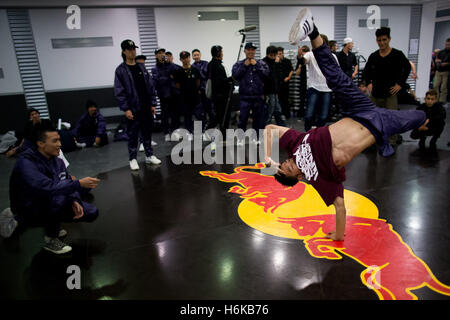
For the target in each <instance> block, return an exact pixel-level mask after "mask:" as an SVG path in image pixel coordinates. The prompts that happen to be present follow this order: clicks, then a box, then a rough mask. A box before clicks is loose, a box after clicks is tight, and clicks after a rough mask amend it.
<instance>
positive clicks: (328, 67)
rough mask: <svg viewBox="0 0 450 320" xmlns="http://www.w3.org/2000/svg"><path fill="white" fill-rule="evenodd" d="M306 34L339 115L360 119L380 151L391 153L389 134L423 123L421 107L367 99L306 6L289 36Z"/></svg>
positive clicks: (293, 38)
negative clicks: (407, 107) (393, 107)
mask: <svg viewBox="0 0 450 320" xmlns="http://www.w3.org/2000/svg"><path fill="white" fill-rule="evenodd" d="M296 24H297V25H296ZM296 31H298V32H296ZM307 36H309V38H310V39H311V45H312V47H313V50H312V51H313V53H314V57H315V58H316V60H317V64H318V65H319V68H320V70H321V71H322V73H323V75H324V76H325V78H326V80H327V85H328V87H329V88H330V89H331V90H333V92H334V93H335V96H336V100H337V101H338V102H339V103H340V104H341V105H342V108H343V115H344V116H346V117H350V118H352V119H354V120H356V121H358V122H360V123H361V124H363V125H364V126H365V127H367V128H368V129H369V130H370V132H371V133H372V134H373V135H374V136H375V138H376V140H377V143H378V144H379V145H380V154H381V155H383V156H390V155H392V154H393V153H394V149H393V147H392V146H391V145H390V144H389V137H390V136H391V135H393V134H396V133H403V132H406V131H409V130H413V129H416V128H419V127H420V126H421V125H423V124H424V123H425V121H426V115H425V113H424V112H423V111H419V110H402V111H397V110H388V109H382V108H378V107H377V106H376V105H375V104H374V103H373V102H372V101H370V99H369V98H368V97H367V96H365V95H364V94H363V93H362V92H361V90H359V88H358V87H357V86H356V85H355V84H354V83H353V81H352V79H350V78H349V77H348V76H347V75H346V74H345V73H344V72H343V71H342V69H341V68H340V66H339V65H338V64H337V62H336V59H335V58H334V57H333V56H332V54H331V51H330V49H329V48H328V46H327V45H326V44H324V42H323V40H322V38H321V37H320V35H319V31H318V30H317V26H316V25H315V24H314V19H313V17H312V14H311V11H310V10H309V9H307V8H306V9H302V10H301V11H300V13H299V15H298V17H297V20H296V22H295V23H294V25H293V26H292V29H291V33H290V39H289V40H290V41H291V43H294V42H296V43H298V42H299V41H302V40H304V39H305V38H306V37H307Z"/></svg>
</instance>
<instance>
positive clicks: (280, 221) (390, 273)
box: [200, 163, 450, 300]
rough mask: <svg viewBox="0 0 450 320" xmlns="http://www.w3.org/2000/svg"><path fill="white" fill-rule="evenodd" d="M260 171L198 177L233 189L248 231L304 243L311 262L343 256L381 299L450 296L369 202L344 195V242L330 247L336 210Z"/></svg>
mask: <svg viewBox="0 0 450 320" xmlns="http://www.w3.org/2000/svg"><path fill="white" fill-rule="evenodd" d="M262 168H264V164H261V163H258V164H256V165H254V166H241V167H238V168H235V169H234V172H233V173H230V174H227V173H219V172H217V171H201V172H200V174H201V175H203V176H206V177H210V178H215V179H218V180H219V181H222V182H226V183H233V184H234V185H233V186H231V188H230V189H229V190H228V191H229V192H232V193H235V194H238V195H239V196H240V197H241V198H242V199H244V200H243V201H242V202H241V204H240V205H239V208H238V214H239V217H240V218H241V219H242V220H243V221H244V222H245V223H246V224H248V225H249V226H250V227H252V228H254V229H257V230H259V231H262V232H264V233H267V234H271V235H274V236H278V237H284V238H291V239H299V240H302V241H303V244H304V245H305V247H306V249H307V250H308V252H309V253H310V254H311V255H312V256H313V257H315V258H323V259H330V260H338V259H342V256H343V255H346V256H347V257H349V258H351V259H353V260H355V261H357V262H358V263H360V264H361V265H363V266H364V267H365V269H364V271H363V272H362V273H361V281H362V282H363V283H364V285H366V286H367V287H368V288H369V289H371V290H374V291H375V293H376V294H377V295H378V297H379V298H380V299H383V300H393V299H401V300H416V299H417V296H416V295H415V294H414V293H413V291H414V290H417V289H420V288H422V287H428V288H429V289H431V290H433V291H435V292H438V293H441V294H444V295H450V286H447V285H445V284H443V283H441V282H439V280H438V279H437V278H436V277H435V276H434V275H433V273H432V271H431V270H430V268H429V267H428V266H427V264H426V263H425V262H424V261H423V260H422V259H420V258H419V257H418V256H416V255H415V254H414V252H413V251H412V249H411V248H410V247H409V246H408V244H406V243H405V242H404V241H403V240H402V238H401V236H400V235H399V234H398V233H397V232H396V231H395V230H394V228H393V226H392V225H391V224H389V223H387V222H386V220H383V219H379V217H378V215H379V213H378V209H377V207H376V205H375V204H374V203H373V202H372V201H370V200H369V199H367V198H366V197H364V196H362V195H360V194H357V193H355V192H352V191H349V190H345V191H344V198H345V204H346V208H347V223H346V236H345V240H344V241H333V240H331V239H328V238H326V237H325V235H326V234H327V232H330V231H332V230H334V229H335V223H336V222H335V211H334V207H333V206H330V207H326V205H325V203H324V202H323V200H322V199H321V198H320V196H319V195H318V193H317V192H316V191H315V190H314V188H313V187H312V186H310V185H308V184H305V183H302V182H299V183H298V184H297V185H296V186H294V187H285V186H282V185H280V184H279V183H278V182H277V181H276V180H275V179H274V178H273V177H272V176H265V175H262V174H260V173H258V172H255V169H262ZM252 170H253V171H252Z"/></svg>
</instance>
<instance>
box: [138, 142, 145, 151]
mask: <svg viewBox="0 0 450 320" xmlns="http://www.w3.org/2000/svg"><path fill="white" fill-rule="evenodd" d="M144 151H145V149H144V144H143V143H141V145H140V146H139V152H144Z"/></svg>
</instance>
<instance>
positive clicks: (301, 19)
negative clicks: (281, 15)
mask: <svg viewBox="0 0 450 320" xmlns="http://www.w3.org/2000/svg"><path fill="white" fill-rule="evenodd" d="M310 13H311V11H310V10H309V9H308V8H303V9H302V10H300V12H299V13H298V15H297V18H296V19H295V22H294V24H293V25H292V27H291V31H290V32H289V42H290V43H291V44H298V43H299V42H300V41H303V40H305V39H306V37H307V36H308V34H305V32H304V30H303V24H304V23H305V21H306V20H307V18H308V17H309V15H311V14H310ZM311 16H312V15H311ZM308 24H309V22H308ZM311 28H312V26H311ZM299 33H300V36H298V34H299ZM297 39H298V40H297Z"/></svg>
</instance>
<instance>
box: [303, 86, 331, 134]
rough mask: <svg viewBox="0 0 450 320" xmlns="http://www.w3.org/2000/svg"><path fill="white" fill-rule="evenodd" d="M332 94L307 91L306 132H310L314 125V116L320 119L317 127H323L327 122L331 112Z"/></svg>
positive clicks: (313, 90) (312, 90)
mask: <svg viewBox="0 0 450 320" xmlns="http://www.w3.org/2000/svg"><path fill="white" fill-rule="evenodd" d="M330 103H331V92H321V91H318V90H316V89H314V88H309V89H308V91H307V100H306V111H305V131H309V130H310V129H311V126H312V125H313V124H314V116H315V114H316V113H317V114H318V118H317V122H316V123H315V125H316V126H317V127H323V126H324V125H325V123H326V122H327V117H328V111H329V110H330Z"/></svg>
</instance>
